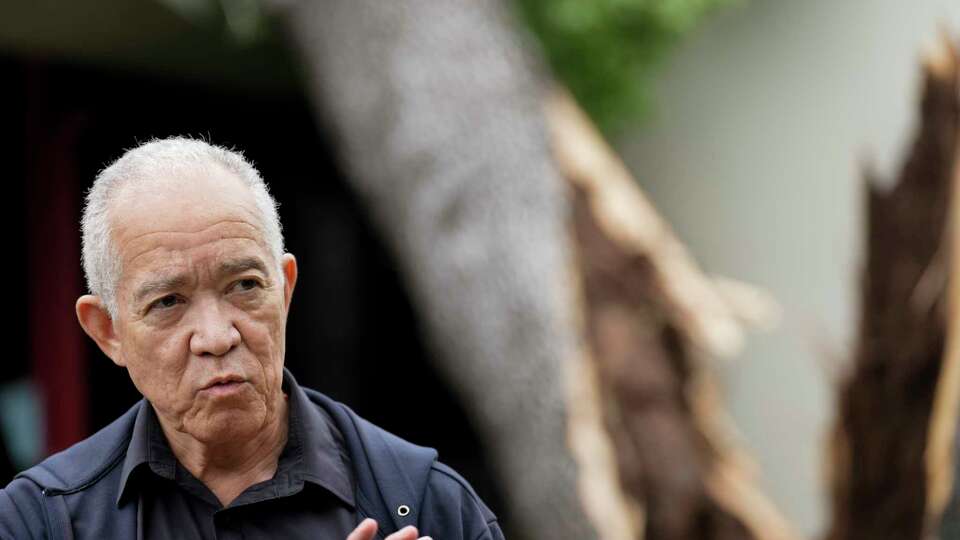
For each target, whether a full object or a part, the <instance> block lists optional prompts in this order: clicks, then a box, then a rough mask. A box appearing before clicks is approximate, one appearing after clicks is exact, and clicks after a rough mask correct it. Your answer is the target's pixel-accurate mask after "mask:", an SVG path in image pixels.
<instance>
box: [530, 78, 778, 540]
mask: <svg viewBox="0 0 960 540" xmlns="http://www.w3.org/2000/svg"><path fill="white" fill-rule="evenodd" d="M548 111H549V112H548V118H549V120H550V125H551V128H552V136H553V141H554V149H555V151H556V155H557V159H558V163H559V164H560V166H561V171H562V172H563V174H564V176H565V177H566V178H567V180H568V181H569V182H570V183H571V189H572V191H573V206H574V216H573V223H572V227H573V229H574V241H575V248H576V254H577V263H576V264H577V266H578V273H579V274H580V275H581V284H582V289H583V293H582V303H581V306H580V308H579V309H578V312H580V313H581V314H582V322H583V325H584V331H585V334H586V343H587V345H586V347H585V351H584V356H585V358H584V363H585V364H587V366H585V367H583V368H582V369H583V371H584V372H585V373H586V374H588V375H589V376H583V377H581V378H580V379H578V380H577V381H576V383H578V384H579V385H580V386H581V388H582V387H584V386H586V387H588V388H587V389H586V390H581V393H587V394H591V395H594V396H597V399H598V402H599V407H597V410H596V411H595V412H594V415H595V416H596V415H599V417H600V420H599V421H600V423H602V425H603V426H604V430H605V432H606V434H607V435H608V436H609V438H610V441H611V444H610V448H611V452H610V453H612V455H613V456H614V465H613V466H612V467H606V468H605V469H604V470H603V471H601V472H602V473H603V474H604V475H606V476H608V477H609V476H610V470H611V469H612V470H613V476H614V478H613V480H612V481H613V482H615V483H616V484H618V485H619V487H620V495H619V497H618V500H617V504H616V508H618V509H624V508H625V509H628V511H631V512H632V513H633V515H632V519H631V521H630V525H631V526H633V527H634V529H633V530H632V531H631V533H630V534H631V535H632V536H631V537H633V538H641V537H645V538H648V539H653V540H680V539H730V540H734V539H748V538H751V539H752V538H756V539H789V538H795V535H794V533H793V532H791V530H790V528H789V526H788V525H787V523H786V521H785V520H784V519H783V518H782V517H781V516H780V515H779V513H778V512H777V511H776V509H775V508H774V507H773V505H772V504H771V503H770V502H769V501H768V500H767V499H766V498H765V497H764V496H763V495H762V494H761V493H760V492H759V490H758V489H757V487H756V486H755V485H754V484H753V482H752V480H751V478H750V476H751V475H750V470H749V467H748V466H747V465H745V459H744V458H743V456H742V454H740V453H739V452H738V451H737V450H736V448H735V446H734V445H733V444H732V442H731V439H732V437H730V436H729V433H728V431H729V424H728V423H727V419H726V418H725V417H724V416H723V407H722V403H721V401H720V400H719V399H718V397H717V390H716V388H715V385H714V381H713V378H712V376H711V373H710V370H709V366H708V365H707V364H706V363H705V362H706V360H707V358H708V357H711V356H712V357H716V356H722V355H726V354H730V353H732V352H735V351H736V350H737V349H739V347H740V345H741V342H742V341H743V323H744V322H745V321H749V322H753V323H757V322H761V321H764V320H768V319H770V318H772V315H771V312H772V303H771V302H770V301H769V300H766V299H765V298H764V297H763V295H761V294H759V293H758V292H757V291H754V290H752V289H750V288H748V287H745V286H737V285H729V284H728V285H723V286H721V285H718V284H717V283H715V282H713V281H711V280H710V279H708V278H707V277H705V276H704V275H703V274H702V273H701V272H700V271H699V269H698V268H697V266H696V264H695V263H694V262H693V260H692V258H691V257H690V256H689V255H688V254H687V252H686V250H685V249H684V248H683V246H682V245H681V244H680V242H679V241H677V239H676V238H675V237H674V236H673V234H672V233H671V231H670V229H669V227H668V226H667V225H666V223H664V222H663V221H662V220H661V219H660V218H659V216H658V215H657V213H656V212H655V211H654V209H653V207H652V206H651V205H650V204H649V203H648V202H647V200H646V198H645V197H644V196H643V194H642V193H641V192H640V190H639V188H638V187H637V185H636V183H635V182H634V181H633V180H632V179H631V178H630V176H629V174H628V173H627V171H626V169H625V168H624V166H623V164H622V163H621V162H620V161H619V160H618V159H617V158H616V156H615V155H614V153H613V152H612V151H611V150H610V148H609V147H608V146H607V145H606V144H605V143H604V142H603V140H602V138H601V137H600V135H599V134H598V133H597V131H596V130H595V129H594V128H593V126H592V125H591V124H590V122H589V121H588V120H587V118H586V117H585V115H583V113H582V112H581V111H580V110H579V109H578V108H577V107H576V106H575V105H574V103H573V102H572V100H571V99H570V98H569V97H568V96H567V95H566V94H565V93H558V94H557V95H555V96H554V97H553V98H552V100H551V102H550V106H549V108H548ZM724 283H728V282H724ZM724 293H726V294H724ZM577 420H580V421H581V422H583V423H587V422H586V421H585V420H583V419H581V418H580V417H577V416H575V417H574V422H572V423H571V439H572V444H573V446H574V447H575V448H577V447H578V442H577V439H578V437H587V438H589V439H590V440H594V439H596V437H597V435H596V433H595V431H596V430H594V429H585V430H582V432H581V428H580V425H579V424H578V422H577ZM606 453H607V451H606V450H605V451H604V454H606ZM577 456H578V458H579V459H581V460H582V461H583V460H589V459H591V458H592V457H593V456H590V455H586V453H583V454H581V453H580V452H578V453H577ZM581 466H582V469H581V470H582V471H583V478H582V481H583V482H584V484H586V485H590V484H591V483H592V482H594V481H595V478H593V477H591V476H588V474H593V472H592V471H590V463H589V462H587V463H581ZM585 492H588V490H586V489H585ZM589 511H590V513H591V516H592V517H593V518H594V520H595V521H596V522H598V523H604V522H607V521H608V520H609V519H610V518H611V517H613V516H611V513H612V511H611V510H606V511H604V509H592V508H591V509H589ZM619 538H624V536H620V537H619Z"/></svg>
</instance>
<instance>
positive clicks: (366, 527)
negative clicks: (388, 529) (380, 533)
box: [347, 518, 377, 540]
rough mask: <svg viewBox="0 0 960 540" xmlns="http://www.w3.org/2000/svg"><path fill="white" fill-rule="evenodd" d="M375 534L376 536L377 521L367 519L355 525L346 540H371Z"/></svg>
mask: <svg viewBox="0 0 960 540" xmlns="http://www.w3.org/2000/svg"><path fill="white" fill-rule="evenodd" d="M375 534H377V521H376V520H374V519H370V518H367V519H365V520H363V521H362V522H360V525H357V528H356V529H354V530H353V532H352V533H350V536H348V537H347V540H373V535H375Z"/></svg>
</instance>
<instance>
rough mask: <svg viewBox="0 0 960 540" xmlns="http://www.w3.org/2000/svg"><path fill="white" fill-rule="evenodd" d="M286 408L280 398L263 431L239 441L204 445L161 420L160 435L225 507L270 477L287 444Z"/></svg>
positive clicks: (283, 399)
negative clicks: (275, 410) (161, 432)
mask: <svg viewBox="0 0 960 540" xmlns="http://www.w3.org/2000/svg"><path fill="white" fill-rule="evenodd" d="M288 413H289V411H288V406H287V400H286V397H285V396H282V395H281V397H280V399H279V404H278V405H277V414H274V415H272V416H273V418H272V419H271V420H269V421H268V422H267V423H266V424H265V425H264V426H263V429H261V430H259V431H258V432H257V433H256V434H255V435H254V436H253V437H250V438H247V439H245V440H242V441H240V442H237V441H236V440H233V441H230V442H228V443H224V444H219V445H215V444H207V443H203V442H201V441H198V440H197V439H195V438H193V437H191V436H190V435H189V434H187V433H184V432H182V431H177V430H174V429H168V427H167V426H166V425H164V422H163V421H162V420H161V421H160V425H161V427H162V428H163V433H164V435H165V436H166V438H167V441H168V442H169V443H170V449H171V450H172V451H173V454H174V456H176V458H177V461H179V462H180V464H181V465H183V467H184V468H185V469H187V470H188V471H190V474H192V475H193V476H194V477H196V478H197V479H198V480H200V481H201V482H203V483H204V485H206V486H207V487H208V488H210V491H212V492H213V494H214V495H215V496H216V497H217V499H219V500H220V503H221V504H222V505H223V506H229V504H230V503H231V502H233V500H234V499H236V498H237V497H238V496H239V495H240V494H241V493H243V492H244V490H246V489H247V488H248V487H250V486H252V485H254V484H258V483H260V482H264V481H266V480H269V479H271V478H273V476H274V474H275V473H276V472H277V464H278V462H279V459H280V454H281V453H282V452H283V448H284V446H285V445H286V443H287V431H288V426H289V421H288V416H287V415H288Z"/></svg>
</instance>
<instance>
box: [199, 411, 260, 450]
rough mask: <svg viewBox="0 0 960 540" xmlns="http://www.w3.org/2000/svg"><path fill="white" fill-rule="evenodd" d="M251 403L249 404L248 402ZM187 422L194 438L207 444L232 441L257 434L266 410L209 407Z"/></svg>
mask: <svg viewBox="0 0 960 540" xmlns="http://www.w3.org/2000/svg"><path fill="white" fill-rule="evenodd" d="M248 405H249V404H248ZM206 409H209V410H205V411H203V412H202V413H201V414H199V415H197V416H195V417H194V418H193V419H192V420H191V421H190V422H188V423H185V425H184V427H185V428H186V431H187V432H188V433H190V434H191V435H192V436H193V438H195V439H197V440H198V441H200V442H203V443H206V444H217V443H222V442H231V441H236V440H240V439H244V438H250V437H252V436H253V435H256V434H257V433H258V432H259V431H260V430H261V429H262V428H263V425H264V423H265V422H264V420H265V416H266V414H265V413H266V410H265V409H264V408H263V407H262V406H261V407H249V406H247V407H230V406H226V404H223V406H218V407H207V408H206Z"/></svg>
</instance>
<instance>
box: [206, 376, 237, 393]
mask: <svg viewBox="0 0 960 540" xmlns="http://www.w3.org/2000/svg"><path fill="white" fill-rule="evenodd" d="M245 383H246V381H244V380H243V378H242V377H239V376H235V375H229V376H226V377H217V378H215V379H213V380H212V381H210V382H209V383H207V384H206V385H205V386H204V387H203V388H201V389H200V391H201V392H203V393H208V394H213V395H227V394H232V393H234V392H237V391H239V390H240V388H241V387H242V386H243V385H244V384H245Z"/></svg>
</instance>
